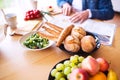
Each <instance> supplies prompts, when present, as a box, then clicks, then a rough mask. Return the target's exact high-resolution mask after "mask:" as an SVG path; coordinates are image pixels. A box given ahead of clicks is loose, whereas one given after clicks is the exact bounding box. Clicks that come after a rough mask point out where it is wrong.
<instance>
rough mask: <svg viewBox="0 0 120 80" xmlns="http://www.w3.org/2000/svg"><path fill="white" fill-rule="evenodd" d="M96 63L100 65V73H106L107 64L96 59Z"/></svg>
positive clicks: (100, 59)
mask: <svg viewBox="0 0 120 80" xmlns="http://www.w3.org/2000/svg"><path fill="white" fill-rule="evenodd" d="M96 61H97V62H98V63H99V65H100V71H103V72H104V71H107V70H108V68H109V63H108V62H107V61H106V60H105V59H104V58H97V59H96Z"/></svg>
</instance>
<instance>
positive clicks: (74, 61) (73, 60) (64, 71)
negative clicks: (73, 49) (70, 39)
mask: <svg viewBox="0 0 120 80" xmlns="http://www.w3.org/2000/svg"><path fill="white" fill-rule="evenodd" d="M83 60H84V57H82V56H78V55H74V56H71V57H70V59H68V60H65V61H63V62H62V63H58V64H57V65H56V66H55V68H54V69H52V70H51V72H50V75H51V76H52V77H54V78H55V79H59V80H60V79H61V78H64V79H65V80H67V78H69V76H70V73H71V72H72V70H74V69H75V68H78V67H79V66H78V64H79V63H81V62H82V61H83ZM58 72H59V73H60V74H61V75H58Z"/></svg>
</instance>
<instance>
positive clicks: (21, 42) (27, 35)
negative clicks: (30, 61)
mask: <svg viewBox="0 0 120 80" xmlns="http://www.w3.org/2000/svg"><path fill="white" fill-rule="evenodd" d="M34 33H35V32H30V33H27V34H25V35H23V36H22V37H21V38H20V40H19V43H20V45H21V46H22V47H23V48H25V49H27V50H33V51H36V50H43V49H46V48H49V47H50V46H52V45H53V44H54V43H55V42H54V41H51V40H49V44H48V46H46V47H44V48H40V49H30V48H28V47H26V46H25V45H23V42H24V41H25V40H26V39H27V38H28V37H29V36H31V35H32V34H34Z"/></svg>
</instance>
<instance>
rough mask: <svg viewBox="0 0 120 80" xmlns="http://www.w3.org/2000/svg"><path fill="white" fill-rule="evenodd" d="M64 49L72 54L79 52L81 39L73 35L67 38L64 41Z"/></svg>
mask: <svg viewBox="0 0 120 80" xmlns="http://www.w3.org/2000/svg"><path fill="white" fill-rule="evenodd" d="M64 48H65V49H66V50H68V51H71V52H78V51H79V50H80V41H79V39H78V38H77V37H73V36H71V35H69V36H67V37H66V38H65V41H64Z"/></svg>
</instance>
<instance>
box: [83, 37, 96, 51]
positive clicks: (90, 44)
mask: <svg viewBox="0 0 120 80" xmlns="http://www.w3.org/2000/svg"><path fill="white" fill-rule="evenodd" d="M95 47H96V42H95V38H94V37H93V36H91V35H87V36H84V37H83V38H82V39H81V48H82V50H83V51H84V52H87V53H89V52H91V51H93V49H94V48H95Z"/></svg>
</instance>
